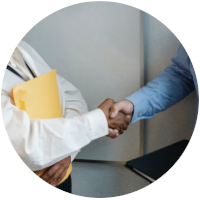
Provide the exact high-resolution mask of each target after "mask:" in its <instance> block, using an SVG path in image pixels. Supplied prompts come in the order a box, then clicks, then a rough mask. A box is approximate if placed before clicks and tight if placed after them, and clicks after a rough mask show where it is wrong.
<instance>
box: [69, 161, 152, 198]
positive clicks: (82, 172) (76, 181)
mask: <svg viewBox="0 0 200 200" xmlns="http://www.w3.org/2000/svg"><path fill="white" fill-rule="evenodd" d="M149 184H150V183H149V182H148V181H147V180H145V179H144V178H142V177H140V176H139V175H137V174H136V173H134V172H131V171H130V170H129V169H127V168H125V167H124V166H120V165H109V164H93V163H77V162H73V170H72V192H73V194H76V195H80V196H86V197H100V198H102V197H114V196H120V195H124V194H128V193H132V192H134V191H137V190H139V189H142V188H143V187H145V186H147V185H149Z"/></svg>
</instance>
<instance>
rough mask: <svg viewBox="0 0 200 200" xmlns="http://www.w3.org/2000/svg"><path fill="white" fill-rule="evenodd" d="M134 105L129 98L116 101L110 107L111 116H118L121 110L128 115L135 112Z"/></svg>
mask: <svg viewBox="0 0 200 200" xmlns="http://www.w3.org/2000/svg"><path fill="white" fill-rule="evenodd" d="M133 109H134V106H133V104H132V103H131V102H130V101H128V100H123V101H118V102H117V103H115V104H114V105H113V106H112V107H111V109H110V118H114V117H116V115H117V113H118V112H119V111H121V112H123V113H124V114H126V115H128V114H131V113H133Z"/></svg>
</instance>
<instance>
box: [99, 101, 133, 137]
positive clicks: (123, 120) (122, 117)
mask: <svg viewBox="0 0 200 200" xmlns="http://www.w3.org/2000/svg"><path fill="white" fill-rule="evenodd" d="M115 104H116V102H114V100H113V99H106V100H105V101H104V102H103V103H101V104H100V105H99V106H98V108H100V109H101V110H102V111H103V112H104V114H105V116H106V119H107V122H108V127H109V134H108V135H107V136H108V137H110V138H113V139H114V138H116V137H118V136H119V134H122V133H123V131H124V130H126V129H127V128H128V125H129V123H130V121H131V117H132V113H130V114H124V112H122V111H123V109H121V108H120V109H119V110H117V109H116V108H115V106H114V105H115ZM116 105H117V104H116Z"/></svg>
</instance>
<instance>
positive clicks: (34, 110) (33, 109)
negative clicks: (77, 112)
mask: <svg viewBox="0 0 200 200" xmlns="http://www.w3.org/2000/svg"><path fill="white" fill-rule="evenodd" d="M12 95H13V100H14V103H15V105H16V106H17V107H18V109H19V110H24V111H26V112H27V114H28V115H29V117H30V119H48V118H58V117H62V110H61V106H60V99H59V91H58V85H57V78H56V70H52V71H50V72H48V73H46V74H44V75H42V76H39V77H36V78H34V79H32V80H29V81H26V82H24V83H21V84H19V85H17V86H15V87H13V89H12ZM49 148H51V147H49ZM44 171H45V170H43V171H42V172H41V173H40V174H39V175H38V176H41V175H42V174H43V173H44ZM71 171H72V165H71V164H70V166H69V168H68V170H67V173H66V175H65V177H64V178H63V179H62V180H61V182H60V183H59V184H61V183H62V182H63V181H65V180H66V179H67V178H68V176H69V174H70V173H71Z"/></svg>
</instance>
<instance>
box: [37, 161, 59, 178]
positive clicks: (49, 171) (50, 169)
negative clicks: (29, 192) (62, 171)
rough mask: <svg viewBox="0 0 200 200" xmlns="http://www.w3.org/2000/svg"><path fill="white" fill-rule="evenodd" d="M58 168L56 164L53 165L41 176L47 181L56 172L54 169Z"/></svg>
mask: <svg viewBox="0 0 200 200" xmlns="http://www.w3.org/2000/svg"><path fill="white" fill-rule="evenodd" d="M59 168H60V166H59V165H58V164H55V165H53V166H52V167H50V168H49V169H48V170H47V171H46V172H45V173H44V174H43V175H42V176H41V178H42V179H43V180H44V181H46V182H48V181H49V179H50V178H51V177H52V176H53V175H54V174H55V173H56V171H57V170H58V169H59Z"/></svg>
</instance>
